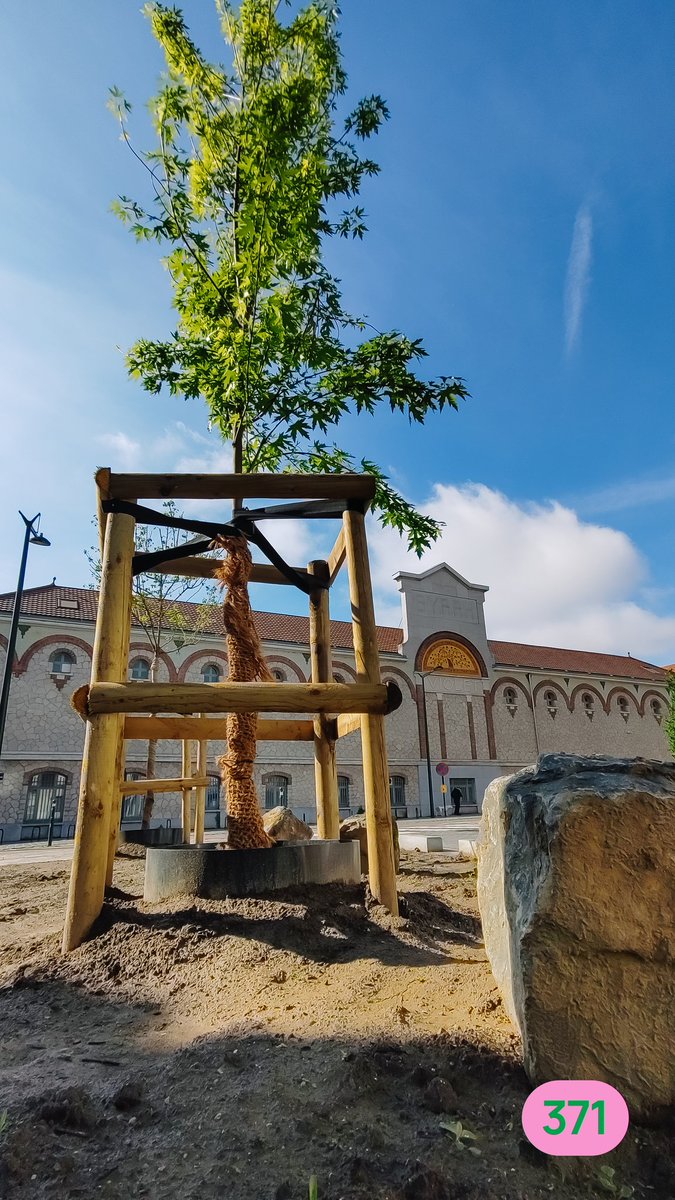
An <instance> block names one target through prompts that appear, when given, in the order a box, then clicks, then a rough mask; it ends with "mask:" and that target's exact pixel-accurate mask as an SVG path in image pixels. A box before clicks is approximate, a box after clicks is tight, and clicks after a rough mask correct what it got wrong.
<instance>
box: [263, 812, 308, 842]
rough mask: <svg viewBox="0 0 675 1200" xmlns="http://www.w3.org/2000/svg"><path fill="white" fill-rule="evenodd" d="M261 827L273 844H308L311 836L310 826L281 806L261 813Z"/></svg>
mask: <svg viewBox="0 0 675 1200" xmlns="http://www.w3.org/2000/svg"><path fill="white" fill-rule="evenodd" d="M263 825H264V826H265V832H266V833H267V835H268V836H269V837H271V839H272V841H273V842H308V841H309V840H310V838H311V837H312V836H313V835H312V830H311V828H310V826H309V825H306V824H305V822H304V821H301V820H300V818H299V817H296V816H294V815H293V813H292V812H291V810H290V808H286V807H285V806H284V805H283V804H280V805H279V806H278V807H277V808H269V809H268V810H267V812H264V813H263Z"/></svg>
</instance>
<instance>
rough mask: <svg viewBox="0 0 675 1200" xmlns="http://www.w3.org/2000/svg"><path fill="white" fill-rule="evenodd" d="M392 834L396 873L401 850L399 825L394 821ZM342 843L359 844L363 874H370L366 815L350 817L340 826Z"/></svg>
mask: <svg viewBox="0 0 675 1200" xmlns="http://www.w3.org/2000/svg"><path fill="white" fill-rule="evenodd" d="M392 833H393V837H394V866H395V868H396V873H397V874H398V870H399V849H398V825H397V824H396V822H395V821H392ZM340 841H341V842H354V841H356V842H358V843H359V848H360V850H361V874H362V875H367V874H368V832H367V829H366V817H365V813H364V814H363V815H362V816H358V817H349V818H348V820H346V821H343V822H342V823H341V825H340Z"/></svg>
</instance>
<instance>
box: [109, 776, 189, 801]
mask: <svg viewBox="0 0 675 1200" xmlns="http://www.w3.org/2000/svg"><path fill="white" fill-rule="evenodd" d="M210 782H211V780H210V779H209V778H208V776H206V775H204V776H202V777H197V776H190V775H186V776H183V777H182V778H181V779H127V780H125V781H124V783H122V784H121V785H120V791H121V793H122V795H123V796H140V795H141V794H142V793H143V792H181V791H183V790H184V789H186V788H194V787H208V786H209V784H210Z"/></svg>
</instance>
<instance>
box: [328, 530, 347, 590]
mask: <svg viewBox="0 0 675 1200" xmlns="http://www.w3.org/2000/svg"><path fill="white" fill-rule="evenodd" d="M346 554H347V548H346V545H345V531H344V528H342V529H341V530H340V532H339V534H338V535H337V538H336V539H335V545H334V546H333V549H332V550H331V552H330V554H329V555H328V579H329V581H330V583H331V584H332V583H333V581H334V579H335V577H336V575H337V574H338V572H339V570H340V567H341V566H342V564H343V562H344V561H345V557H346Z"/></svg>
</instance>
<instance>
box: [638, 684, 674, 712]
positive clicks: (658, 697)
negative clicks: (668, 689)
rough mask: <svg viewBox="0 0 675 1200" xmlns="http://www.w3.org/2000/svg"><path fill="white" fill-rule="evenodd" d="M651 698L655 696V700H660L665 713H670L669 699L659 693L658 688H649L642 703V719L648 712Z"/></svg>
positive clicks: (640, 709)
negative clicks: (648, 699)
mask: <svg viewBox="0 0 675 1200" xmlns="http://www.w3.org/2000/svg"><path fill="white" fill-rule="evenodd" d="M649 696H653V697H654V699H655V700H660V701H661V703H662V705H663V707H664V710H665V712H667V711H668V697H667V696H664V694H663V692H657V690H656V688H648V689H647V691H646V692H645V693H644V695H643V697H642V700H641V701H640V708H639V712H640V716H641V717H644V715H645V713H646V711H647V698H648V697H649Z"/></svg>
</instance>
